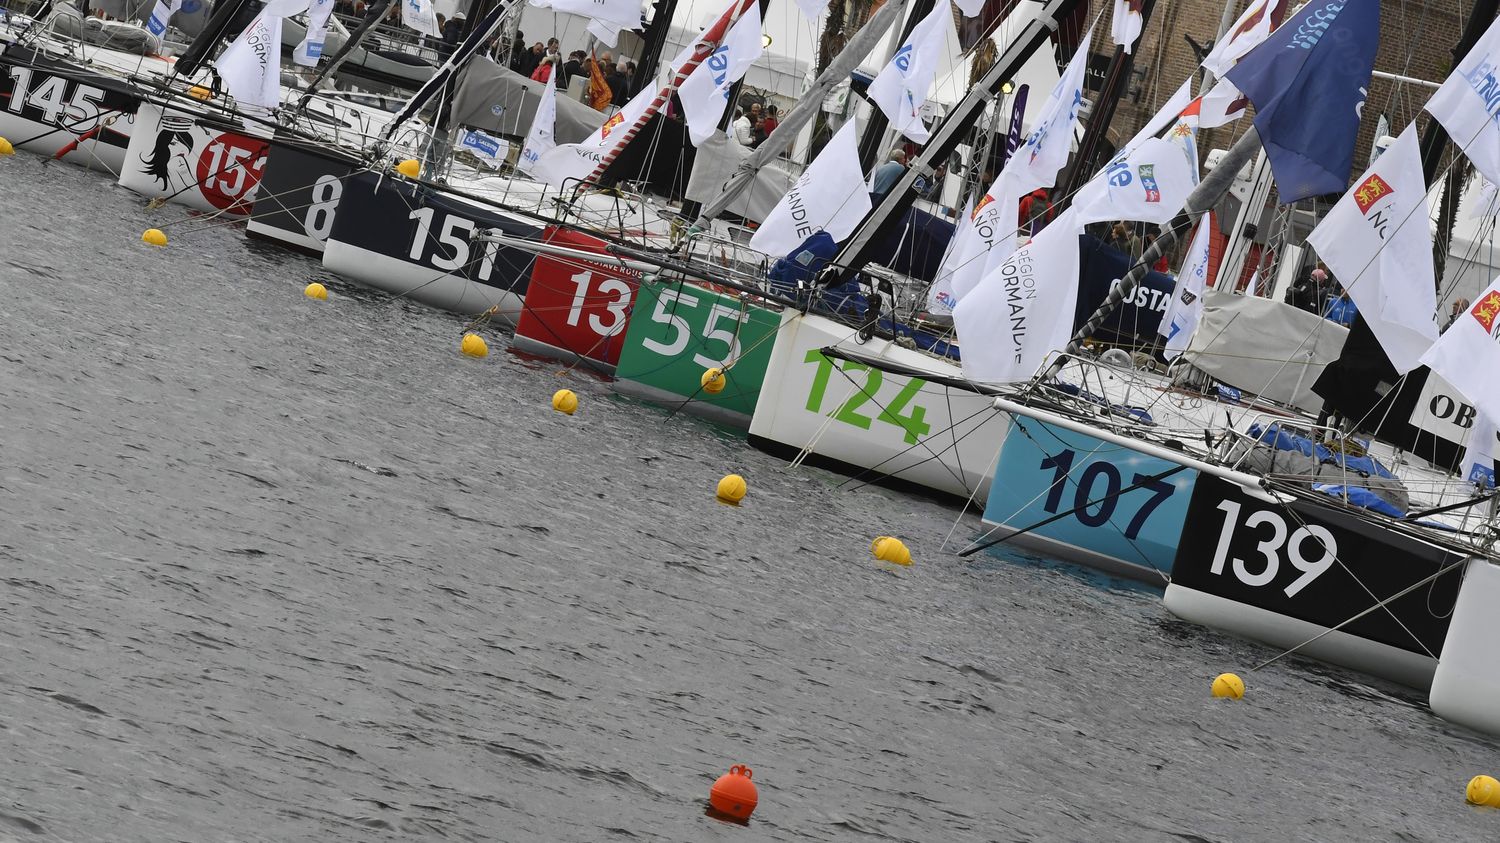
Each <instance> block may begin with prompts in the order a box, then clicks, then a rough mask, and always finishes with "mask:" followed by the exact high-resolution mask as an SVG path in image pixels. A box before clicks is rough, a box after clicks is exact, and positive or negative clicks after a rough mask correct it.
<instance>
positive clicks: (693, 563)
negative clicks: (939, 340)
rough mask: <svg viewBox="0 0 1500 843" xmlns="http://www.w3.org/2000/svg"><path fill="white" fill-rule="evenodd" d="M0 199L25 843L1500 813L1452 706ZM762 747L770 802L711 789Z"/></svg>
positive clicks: (414, 312)
mask: <svg viewBox="0 0 1500 843" xmlns="http://www.w3.org/2000/svg"><path fill="white" fill-rule="evenodd" d="M0 196H3V197H4V199H5V202H4V209H5V212H4V213H3V214H0V401H3V411H0V577H3V579H0V760H3V763H0V839H7V838H9V839H15V840H24V841H32V840H36V841H44V840H66V841H86V840H108V841H169V840H183V841H227V840H256V841H261V840H265V841H294V840H295V841H301V840H309V841H311V840H317V841H327V840H359V841H364V840H442V839H457V840H507V841H509V840H541V841H606V840H681V841H699V840H739V841H750V840H786V841H792V840H797V841H801V840H920V841H969V840H976V841H977V840H1079V841H1083V840H1089V841H1092V840H1120V841H1154V840H1211V841H1227V840H1362V841H1371V840H1432V841H1451V840H1496V839H1500V812H1497V811H1494V810H1492V809H1482V808H1472V807H1469V806H1466V805H1465V804H1464V801H1463V787H1464V784H1465V782H1467V781H1468V779H1469V777H1470V776H1472V775H1474V774H1476V773H1481V772H1485V773H1497V772H1500V753H1497V752H1496V746H1497V744H1496V742H1495V741H1493V740H1491V739H1489V738H1484V737H1480V736H1478V735H1475V734H1473V733H1470V732H1467V731H1464V730H1462V729H1458V728H1456V727H1452V726H1449V725H1448V724H1446V723H1444V722H1443V721H1441V720H1439V719H1438V718H1436V717H1435V716H1433V715H1432V714H1431V712H1429V711H1428V710H1427V708H1426V705H1425V701H1424V699H1423V698H1422V697H1421V696H1420V695H1417V694H1414V693H1413V692H1410V691H1406V690H1403V689H1398V688H1395V687H1393V686H1386V685H1383V684H1379V683H1376V682H1374V681H1373V680H1369V679H1366V678H1364V677H1361V676H1358V675H1355V674H1351V673H1346V672H1343V671H1339V670H1334V669H1331V668H1326V667H1322V666H1319V665H1316V664H1314V663H1311V662H1306V661H1299V660H1297V659H1295V658H1293V659H1287V660H1283V661H1281V662H1278V663H1276V664H1275V665H1273V666H1271V667H1268V668H1266V669H1264V670H1261V671H1259V672H1256V673H1250V672H1249V668H1250V667H1251V666H1253V665H1254V664H1256V663H1258V662H1260V661H1263V660H1265V659H1267V658H1269V657H1270V656H1272V655H1274V654H1275V653H1274V652H1273V651H1270V650H1267V649H1266V648H1263V647H1259V646H1256V645H1252V644H1248V643H1245V642H1241V641H1237V640H1234V639H1230V638H1228V637H1226V636H1223V635H1220V634H1218V633H1214V632H1212V631H1209V630H1205V629H1202V628H1198V627H1194V626H1191V625H1188V624H1184V623H1181V622H1178V621H1175V620H1173V619H1172V618H1171V616H1170V615H1168V614H1167V613H1166V611H1165V610H1164V609H1163V608H1162V606H1161V599H1160V594H1159V592H1154V591H1151V590H1148V589H1143V588H1140V587H1137V586H1132V585H1127V584H1124V583H1120V582H1116V581H1111V580H1107V579H1104V578H1101V577H1098V576H1094V575H1090V574H1088V573H1086V572H1084V571H1081V570H1080V569H1076V568H1071V567H1068V566H1065V565H1060V564H1055V563H1051V562H1048V561H1045V560H1038V559H1033V558H1029V557H1026V556H1024V555H1021V554H1018V553H1008V554H1006V555H1001V556H985V555H980V556H976V557H972V558H959V557H958V556H956V555H955V554H954V553H953V552H952V547H951V546H950V548H949V550H946V551H945V550H943V541H944V537H945V536H946V535H947V534H948V532H949V530H950V529H951V528H952V526H953V521H954V518H955V516H956V514H957V513H956V510H953V509H951V508H948V507H945V506H942V505H939V504H936V503H932V502H929V501H925V500H920V499H916V498H911V497H907V496H903V495H900V494H897V493H893V492H888V491H883V490H879V489H873V488H861V489H855V490H851V489H849V488H843V489H840V488H837V486H838V484H839V483H840V482H841V480H842V478H837V477H834V476H833V475H830V474H825V473H822V472H818V471H811V470H800V471H788V470H787V469H786V467H785V464H784V463H783V462H782V461H779V460H777V459H774V458H771V457H768V456H766V455H764V454H761V453H759V452H757V451H754V450H752V449H750V448H749V447H747V446H746V445H745V444H744V442H743V441H742V440H741V439H739V438H738V437H737V436H734V435H730V434H728V433H726V432H724V431H721V430H718V429H715V428H713V427H711V426H709V425H706V424H704V423H702V422H699V421H696V420H693V419H690V418H687V417H684V416H676V417H669V415H668V413H667V412H666V411H665V410H662V409H658V408H655V407H651V406H648V405H644V404H640V403H636V402H633V401H629V400H625V399H621V398H618V397H615V396H614V395H613V394H612V393H611V391H610V389H609V386H608V384H606V383H603V382H601V381H598V380H596V379H593V378H591V377H588V376H586V375H581V374H577V373H571V374H560V372H561V370H562V367H561V366H560V365H558V364H554V363H536V362H528V361H524V360H521V359H519V358H517V357H515V356H514V355H512V354H509V353H508V352H506V351H505V346H506V342H507V340H506V338H504V337H503V336H501V335H499V334H493V333H492V334H491V335H490V336H489V341H490V347H491V351H492V354H491V356H490V357H489V358H488V359H486V360H482V361H475V360H470V359H467V358H464V357H462V356H461V355H459V353H458V351H457V346H458V340H459V335H460V330H461V327H462V325H461V320H458V319H456V318H453V317H450V316H447V315H444V314H439V313H436V312H433V311H429V310H425V309H421V308H417V307H412V306H407V305H403V304H400V303H397V304H391V303H388V302H387V301H386V300H385V299H384V298H382V297H381V296H378V295H374V294H371V293H366V292H361V291H360V290H359V289H358V288H354V287H352V286H351V285H349V284H347V283H343V282H339V281H336V280H329V281H328V283H329V286H330V290H331V293H332V295H331V298H330V300H329V301H327V302H323V303H319V302H313V301H310V300H308V299H306V298H304V297H303V296H302V293H301V290H302V287H303V285H304V284H306V283H307V282H308V281H309V280H312V279H313V278H324V277H325V276H324V274H323V273H322V272H321V269H320V267H319V266H318V264H317V263H316V262H314V261H310V260H308V259H306V258H303V257H298V256H295V255H292V254H289V253H287V252H284V251H281V250H279V249H276V248H273V247H268V246H265V245H263V244H257V243H253V242H250V241H247V240H246V239H245V237H244V233H243V229H242V228H241V227H239V226H226V227H217V228H207V229H203V225H204V224H203V223H202V222H191V221H190V222H186V223H181V224H178V225H175V226H173V227H171V228H169V229H168V232H169V234H170V235H171V236H172V238H173V242H172V245H171V246H170V247H169V248H167V249H165V250H156V249H152V248H150V247H147V246H144V245H143V244H141V243H140V241H139V237H140V233H141V231H142V230H143V229H144V228H146V227H148V226H149V225H159V224H161V223H163V222H171V221H175V220H182V219H184V217H185V215H184V213H183V212H182V211H181V210H180V209H175V208H164V209H161V210H157V211H153V212H147V211H145V210H144V201H143V200H142V199H140V198H139V197H136V196H135V195H133V194H131V193H129V192H127V191H125V190H123V189H121V188H119V187H117V186H115V185H114V184H112V183H111V182H110V181H108V180H107V179H105V178H104V177H102V176H99V175H95V174H91V173H87V172H84V171H81V170H79V169H76V168H73V167H69V166H65V165H58V164H53V165H47V166H45V167H44V166H43V164H42V163H41V159H39V158H37V157H34V156H30V155H26V154H21V155H17V156H15V157H12V158H3V159H0ZM195 227H196V228H200V229H203V230H200V231H198V232H197V233H191V231H190V230H191V229H192V228H195ZM563 386H566V387H569V388H571V389H573V390H575V391H577V392H578V394H579V396H580V400H581V408H580V410H579V413H578V415H576V416H574V417H572V418H568V417H565V416H562V415H559V414H557V413H554V412H553V411H552V410H551V408H550V406H549V397H550V396H551V394H552V392H553V391H554V390H556V389H558V388H560V387H563ZM729 471H738V472H740V473H742V474H744V475H745V477H746V478H747V479H748V481H749V485H750V494H749V497H748V498H747V499H746V502H745V505H744V506H743V507H740V508H730V507H725V506H721V505H719V504H717V503H715V502H714V499H713V488H714V484H715V483H716V482H717V480H718V479H719V477H720V476H721V475H723V474H725V473H726V472H729ZM977 530H978V522H977V519H975V518H974V517H973V516H972V515H970V516H969V517H967V518H966V519H965V520H964V521H963V522H962V523H961V524H960V525H959V527H958V529H957V532H956V534H955V540H959V541H961V540H964V539H967V538H968V537H970V536H972V535H974V534H975V532H976V531H977ZM883 533H894V534H897V535H900V536H903V537H904V538H905V539H906V541H907V543H908V544H909V545H910V546H911V548H912V551H913V554H914V556H915V558H916V564H915V565H914V566H913V567H912V568H910V569H907V570H901V571H895V570H888V569H885V568H881V567H878V566H877V565H876V564H875V563H873V562H872V561H871V559H870V556H869V542H870V539H871V537H873V536H875V535H879V534H883ZM1224 670H1234V671H1237V672H1239V673H1241V674H1242V675H1244V676H1245V678H1246V681H1247V684H1248V686H1249V693H1248V695H1247V696H1246V698H1245V699H1244V700H1242V701H1239V702H1230V701H1219V700H1213V699H1211V698H1210V697H1209V694H1208V689H1209V683H1210V680H1211V679H1212V677H1213V676H1214V675H1215V674H1217V673H1219V672H1221V671H1224ZM736 763H743V764H748V765H749V766H750V767H752V768H753V769H754V780H755V782H756V783H757V784H758V785H759V788H760V807H759V809H758V810H757V811H756V813H755V816H754V818H753V820H752V822H751V824H750V825H749V827H747V828H746V827H739V826H734V825H726V824H723V823H720V822H717V821H715V820H712V819H709V818H707V817H705V816H704V814H703V808H704V804H705V799H706V795H707V792H708V788H709V785H710V784H711V783H712V782H713V780H714V779H715V778H716V777H717V776H719V775H720V774H722V773H723V772H725V771H726V770H727V769H728V768H729V766H730V765H731V764H736Z"/></svg>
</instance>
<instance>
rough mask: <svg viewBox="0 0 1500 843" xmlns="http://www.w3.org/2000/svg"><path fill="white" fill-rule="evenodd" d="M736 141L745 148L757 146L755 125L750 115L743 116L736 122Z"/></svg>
mask: <svg viewBox="0 0 1500 843" xmlns="http://www.w3.org/2000/svg"><path fill="white" fill-rule="evenodd" d="M734 139H735V140H737V141H739V143H740V146H744V147H749V146H752V145H754V144H755V124H754V123H753V122H752V121H751V120H750V115H749V114H741V115H740V116H739V118H738V119H737V120H735V121H734Z"/></svg>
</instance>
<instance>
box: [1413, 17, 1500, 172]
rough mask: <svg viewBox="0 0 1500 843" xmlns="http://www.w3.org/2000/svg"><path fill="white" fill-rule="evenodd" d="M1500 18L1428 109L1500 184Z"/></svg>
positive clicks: (1476, 165)
mask: <svg viewBox="0 0 1500 843" xmlns="http://www.w3.org/2000/svg"><path fill="white" fill-rule="evenodd" d="M1497 65H1500V18H1497V19H1496V20H1495V22H1494V23H1492V24H1490V28H1489V29H1487V30H1485V33H1484V37H1483V38H1480V39H1479V41H1478V42H1477V43H1475V44H1474V49H1472V50H1470V51H1469V54H1468V55H1466V56H1464V58H1463V61H1461V62H1459V63H1458V67H1456V68H1454V70H1453V72H1452V73H1451V74H1449V75H1448V78H1447V79H1446V80H1444V82H1443V86H1442V87H1441V88H1439V89H1438V92H1437V93H1436V94H1433V95H1432V99H1431V100H1429V101H1428V102H1427V112H1428V113H1429V114H1431V115H1432V116H1433V117H1436V118H1437V119H1438V122H1439V123H1442V124H1443V128H1445V129H1447V130H1448V136H1449V137H1450V138H1452V139H1453V143H1454V144H1455V145H1457V146H1458V147H1459V148H1461V149H1462V150H1463V151H1464V155H1466V156H1468V158H1469V160H1470V161H1471V162H1473V164H1474V168H1475V169H1477V170H1478V171H1479V172H1481V173H1483V174H1484V177H1485V178H1486V179H1489V180H1490V182H1491V183H1492V184H1500V126H1497V125H1496V124H1495V117H1494V109H1495V103H1496V101H1497V99H1500V79H1497V77H1496V74H1497V72H1500V68H1497Z"/></svg>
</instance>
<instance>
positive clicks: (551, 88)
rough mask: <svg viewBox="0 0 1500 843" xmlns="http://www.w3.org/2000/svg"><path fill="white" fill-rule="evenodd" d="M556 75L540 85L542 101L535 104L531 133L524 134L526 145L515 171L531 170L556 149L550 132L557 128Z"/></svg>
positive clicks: (527, 171)
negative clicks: (544, 156) (543, 157)
mask: <svg viewBox="0 0 1500 843" xmlns="http://www.w3.org/2000/svg"><path fill="white" fill-rule="evenodd" d="M556 80H557V74H556V73H553V74H551V75H550V76H548V78H547V81H546V82H545V83H543V84H542V100H541V102H539V103H537V106H536V115H535V116H533V117H532V118H531V131H529V132H527V133H526V143H525V144H524V145H522V147H521V157H520V158H519V159H517V161H516V169H518V170H520V171H521V172H523V173H529V172H531V168H532V166H533V165H535V164H536V162H537V161H538V160H540V159H541V157H542V156H543V155H545V154H546V153H547V152H550V151H551V150H552V149H554V148H556V146H557V141H555V140H553V138H552V132H553V130H554V129H555V128H556V127H557V82H556Z"/></svg>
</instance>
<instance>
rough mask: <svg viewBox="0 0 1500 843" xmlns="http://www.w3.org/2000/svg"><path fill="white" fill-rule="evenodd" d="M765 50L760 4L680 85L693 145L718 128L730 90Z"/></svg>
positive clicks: (704, 139)
mask: <svg viewBox="0 0 1500 843" xmlns="http://www.w3.org/2000/svg"><path fill="white" fill-rule="evenodd" d="M764 51H765V42H764V40H763V39H762V38H761V33H760V4H758V3H752V4H751V5H750V8H748V9H746V10H745V13H744V14H743V15H741V16H740V19H739V20H737V21H735V22H734V26H733V27H730V29H729V34H728V35H726V36H725V37H724V40H723V41H721V42H719V46H718V48H717V49H715V50H714V51H713V52H712V53H710V54H709V56H708V58H706V59H704V60H703V63H702V64H700V65H698V68H697V69H696V70H694V71H693V72H692V73H691V74H689V75H688V78H686V79H684V80H683V82H682V84H681V85H680V86H678V89H677V97H678V99H679V100H681V101H682V114H683V117H685V118H686V119H687V125H688V137H690V138H691V139H692V141H693V146H698V145H699V144H701V143H703V142H704V141H706V140H708V138H709V136H710V135H712V134H713V133H714V132H716V131H718V129H719V118H720V117H723V116H724V108H725V107H726V106H727V105H728V104H729V89H730V88H731V87H733V85H734V83H735V82H736V81H738V80H739V78H740V77H742V76H744V75H745V71H747V70H749V69H750V65H752V64H755V62H756V61H757V60H758V59H759V58H760V56H761V53H763V52H764Z"/></svg>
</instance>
